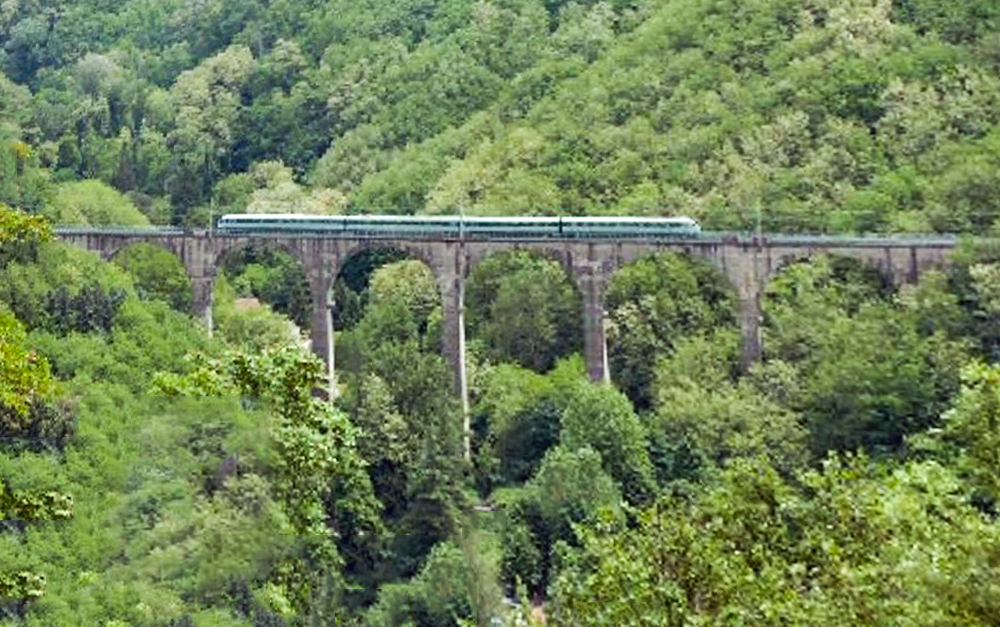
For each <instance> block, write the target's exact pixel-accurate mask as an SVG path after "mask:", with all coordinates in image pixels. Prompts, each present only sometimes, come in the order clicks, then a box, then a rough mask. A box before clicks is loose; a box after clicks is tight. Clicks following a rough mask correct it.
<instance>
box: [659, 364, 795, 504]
mask: <svg viewBox="0 0 1000 627" xmlns="http://www.w3.org/2000/svg"><path fill="white" fill-rule="evenodd" d="M661 376H662V375H661ZM648 421H649V425H648V427H647V429H648V431H649V447H650V458H651V460H652V462H653V465H654V467H655V469H656V474H657V478H658V479H659V481H660V483H661V484H668V485H670V484H673V485H674V486H675V487H679V484H680V482H682V481H694V482H697V481H699V480H701V479H703V478H704V475H706V474H711V473H713V472H714V471H716V470H718V469H721V468H724V467H726V466H727V465H728V464H730V463H732V462H733V460H734V459H737V458H750V459H753V458H763V459H765V460H767V462H768V464H769V465H771V466H772V467H774V468H777V469H779V470H780V471H782V472H783V473H786V474H787V473H791V472H792V471H794V470H796V469H800V468H803V467H805V466H806V465H807V462H808V461H809V459H810V456H809V450H808V435H809V433H808V432H807V431H806V430H805V429H803V427H802V426H801V424H800V417H799V416H798V415H796V414H795V413H793V412H792V411H789V410H788V409H787V408H786V407H783V406H782V405H780V404H779V403H777V402H775V400H773V398H769V397H768V396H767V394H766V393H764V392H761V391H759V390H757V389H755V388H754V387H753V385H752V384H751V383H749V382H741V383H739V384H732V383H730V382H728V381H722V382H718V383H715V384H699V383H696V382H694V381H691V380H686V381H679V382H676V383H672V384H670V385H664V384H663V383H661V384H660V386H659V395H658V400H657V403H656V411H655V413H654V414H653V415H652V416H651V417H650V418H649V419H648Z"/></svg>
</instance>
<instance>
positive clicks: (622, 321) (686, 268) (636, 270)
mask: <svg viewBox="0 0 1000 627" xmlns="http://www.w3.org/2000/svg"><path fill="white" fill-rule="evenodd" d="M605 303H606V305H605V306H606V308H607V310H608V315H609V317H610V328H609V330H608V363H609V366H610V367H611V375H612V378H613V380H614V381H615V383H616V384H617V385H618V386H619V387H620V388H621V389H622V390H624V391H625V393H626V394H627V395H628V397H629V398H630V399H631V400H632V402H633V403H635V404H636V406H637V407H638V408H640V409H647V408H649V407H650V406H651V405H652V402H653V396H654V391H653V379H654V376H655V375H654V372H655V369H656V363H657V360H658V359H660V358H662V357H665V356H668V355H670V353H671V352H673V350H674V346H675V345H676V344H678V343H680V342H682V341H684V340H685V339H686V338H689V337H691V336H698V335H701V334H705V333H709V332H710V331H713V330H717V329H719V328H720V327H727V326H732V325H733V324H734V323H735V318H734V315H733V312H734V303H735V300H734V296H733V293H732V290H731V288H730V287H728V286H727V285H726V283H725V279H723V278H722V277H720V276H719V274H718V272H717V271H715V270H714V269H712V268H711V267H710V266H708V264H706V263H704V262H694V261H690V260H686V259H684V258H682V257H679V256H677V255H674V254H672V253H659V254H656V255H653V256H650V257H647V258H644V259H641V260H639V261H637V262H635V263H634V264H631V265H629V266H626V267H624V268H622V269H621V270H619V271H618V273H617V274H616V275H615V276H614V278H612V280H611V283H610V285H609V286H608V291H607V296H606V297H605Z"/></svg>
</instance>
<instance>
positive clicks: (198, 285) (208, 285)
mask: <svg viewBox="0 0 1000 627" xmlns="http://www.w3.org/2000/svg"><path fill="white" fill-rule="evenodd" d="M214 287H215V277H214V276H200V277H194V278H192V279H191V314H192V315H193V316H194V317H195V318H197V319H199V320H201V321H202V322H203V323H204V325H205V329H206V330H207V331H208V337H212V292H213V289H214Z"/></svg>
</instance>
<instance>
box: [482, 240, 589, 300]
mask: <svg viewBox="0 0 1000 627" xmlns="http://www.w3.org/2000/svg"><path fill="white" fill-rule="evenodd" d="M465 246H466V253H465V257H466V263H465V276H464V278H466V279H467V278H469V277H470V276H471V275H472V273H473V272H475V270H476V268H477V267H478V266H479V264H481V263H482V262H483V261H485V260H487V259H489V258H490V257H492V256H494V255H498V254H504V253H509V252H512V251H516V250H525V251H528V252H531V253H533V254H536V255H538V256H540V257H544V258H547V259H551V260H552V261H555V262H556V263H558V264H559V265H560V266H562V268H563V270H564V271H565V272H566V275H567V276H568V277H570V280H571V281H574V282H576V281H577V278H576V276H575V273H574V271H573V252H572V250H571V247H570V246H569V245H567V243H566V242H514V241H503V242H468V243H466V245H465ZM577 287H578V288H579V286H577Z"/></svg>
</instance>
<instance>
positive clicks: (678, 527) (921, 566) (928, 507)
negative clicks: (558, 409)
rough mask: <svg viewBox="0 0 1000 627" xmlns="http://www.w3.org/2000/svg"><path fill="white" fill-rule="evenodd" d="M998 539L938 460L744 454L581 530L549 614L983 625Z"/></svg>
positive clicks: (670, 620) (564, 617) (626, 620)
mask: <svg viewBox="0 0 1000 627" xmlns="http://www.w3.org/2000/svg"><path fill="white" fill-rule="evenodd" d="M997 540H998V537H997V529H996V526H995V525H993V524H992V523H990V522H989V521H986V520H985V519H983V517H982V516H981V515H980V514H979V513H978V512H977V511H975V510H974V509H972V508H971V507H969V506H968V505H967V504H966V503H965V502H963V500H962V498H961V496H960V491H959V490H958V483H957V481H956V479H955V477H954V476H953V475H952V474H951V473H950V472H948V471H947V470H946V469H944V468H942V467H941V466H939V465H937V464H934V463H921V464H911V465H907V466H902V467H899V468H896V469H891V470H888V469H887V470H882V469H878V468H875V467H874V466H873V464H872V463H871V462H869V461H868V460H866V459H864V458H855V459H851V460H846V461H838V460H836V459H830V460H828V461H827V462H826V463H825V464H824V466H823V468H822V470H820V471H809V472H806V473H805V474H803V475H800V477H799V480H798V481H797V482H794V483H792V482H786V481H784V480H782V479H780V478H779V477H778V475H777V473H775V472H774V471H773V470H772V469H770V468H769V467H768V466H766V465H764V464H761V463H756V462H739V463H736V464H734V465H733V466H732V467H731V468H730V469H729V470H727V471H726V473H724V476H723V477H722V480H721V482H720V483H719V484H718V485H717V486H715V487H713V488H711V489H709V490H707V491H706V492H705V493H703V494H702V495H700V496H698V497H697V498H696V499H694V500H693V502H690V503H684V502H681V501H675V500H665V501H662V502H660V503H659V504H658V505H657V506H656V507H654V508H653V509H651V510H649V511H648V512H647V513H645V514H644V515H643V516H642V522H641V524H640V525H639V527H638V528H636V529H634V530H629V531H626V532H624V533H622V532H619V533H609V532H608V530H601V529H598V530H597V531H595V532H588V533H586V534H585V535H584V544H585V547H586V549H585V552H584V553H583V554H581V555H580V556H579V558H578V559H575V560H572V561H571V562H569V563H568V565H567V567H566V568H565V569H564V570H563V571H562V572H561V573H560V575H559V577H558V580H557V583H556V586H555V588H556V591H555V595H554V603H553V604H552V610H553V611H552V613H551V621H550V622H553V623H554V624H556V625H572V624H581V623H586V624H588V625H709V624H718V623H719V622H724V621H728V620H734V619H735V618H736V617H739V620H740V621H741V622H743V623H744V624H755V625H764V624H774V623H781V624H788V625H818V624H824V625H826V624H845V623H864V624H884V623H896V624H903V623H911V624H928V623H933V624H937V625H969V624H972V625H987V624H991V622H992V620H993V619H992V616H993V615H994V612H995V611H996V608H995V607H994V606H995V598H993V597H992V596H991V595H992V594H993V593H992V592H991V591H990V589H991V588H992V585H991V584H989V583H987V582H989V581H990V580H991V579H992V577H994V576H995V575H994V574H993V572H994V570H995V568H996V565H995V563H993V562H992V560H991V558H990V557H989V556H990V555H994V554H995V552H996V547H997ZM972 547H976V548H975V549H972ZM970 549H972V550H970ZM983 586H986V587H985V588H984V587H983Z"/></svg>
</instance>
